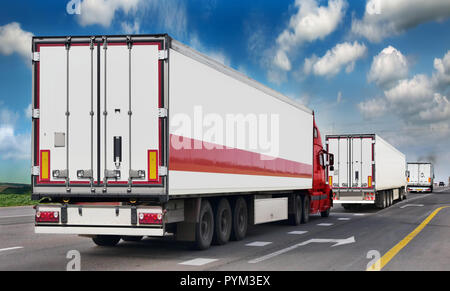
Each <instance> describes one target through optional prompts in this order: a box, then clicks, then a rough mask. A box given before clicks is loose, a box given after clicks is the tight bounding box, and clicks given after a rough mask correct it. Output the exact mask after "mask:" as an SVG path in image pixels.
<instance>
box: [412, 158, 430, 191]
mask: <svg viewBox="0 0 450 291" xmlns="http://www.w3.org/2000/svg"><path fill="white" fill-rule="evenodd" d="M433 183H434V169H433V164H431V163H422V162H414V163H413V162H409V163H408V191H409V192H433Z"/></svg>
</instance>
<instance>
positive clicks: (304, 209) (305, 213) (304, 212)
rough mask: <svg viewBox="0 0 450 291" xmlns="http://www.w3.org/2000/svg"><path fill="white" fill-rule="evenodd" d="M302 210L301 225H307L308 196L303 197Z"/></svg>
mask: <svg viewBox="0 0 450 291" xmlns="http://www.w3.org/2000/svg"><path fill="white" fill-rule="evenodd" d="M302 201H303V207H302V208H303V209H302V214H303V215H302V223H307V222H308V221H309V210H310V207H311V205H310V203H309V195H305V196H303V199H302Z"/></svg>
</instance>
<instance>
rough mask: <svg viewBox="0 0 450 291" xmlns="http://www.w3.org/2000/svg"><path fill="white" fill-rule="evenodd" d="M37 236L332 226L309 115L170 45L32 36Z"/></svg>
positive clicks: (197, 236) (220, 236) (226, 234)
mask: <svg viewBox="0 0 450 291" xmlns="http://www.w3.org/2000/svg"><path fill="white" fill-rule="evenodd" d="M33 74H34V75H33V154H32V163H33V165H32V185H33V190H32V197H33V199H42V198H47V200H46V201H47V202H48V201H50V202H52V204H40V205H38V206H37V208H36V227H35V231H36V232H37V233H61V234H78V235H84V236H91V237H92V238H93V240H94V242H95V243H96V244H98V245H115V244H117V243H118V242H119V240H120V239H124V240H138V239H140V238H142V236H165V235H168V234H174V235H175V236H176V238H177V239H179V240H188V241H194V242H195V243H196V246H197V247H198V248H200V249H204V248H207V247H209V245H210V244H211V242H215V243H218V244H224V243H226V242H227V241H228V240H229V239H230V237H231V238H234V239H237V240H238V239H242V238H243V237H245V234H246V231H247V224H248V223H251V224H260V223H266V222H271V221H279V220H285V219H288V218H289V219H290V220H291V221H292V223H293V224H299V223H302V222H307V221H308V218H309V214H310V213H321V214H322V216H328V214H329V210H330V208H331V206H332V199H331V194H332V193H331V189H330V187H329V185H328V184H327V179H326V176H325V170H326V168H327V167H328V165H329V164H330V162H329V161H332V160H333V159H332V158H331V157H330V156H329V155H328V154H327V152H326V151H325V150H324V148H323V146H322V141H321V137H320V132H319V130H318V128H317V127H316V125H315V121H314V114H313V111H312V110H310V109H308V108H306V107H304V106H303V105H301V104H298V103H296V102H294V101H293V100H291V99H289V98H287V97H285V96H283V95H282V94H280V93H278V92H276V91H274V90H272V89H270V88H268V87H266V86H264V85H262V84H260V83H257V82H256V81H254V80H252V79H249V78H248V77H246V76H244V75H243V74H241V73H239V72H237V71H235V70H233V69H231V68H228V67H226V66H224V65H222V64H220V63H218V62H216V61H214V60H212V59H210V58H208V57H206V56H204V55H202V54H200V53H198V52H196V51H195V50H193V49H191V48H189V47H187V46H185V45H183V44H181V43H179V42H177V41H176V40H174V39H172V38H170V37H169V36H168V35H133V36H93V37H34V38H33Z"/></svg>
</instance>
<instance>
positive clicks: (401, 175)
mask: <svg viewBox="0 0 450 291" xmlns="http://www.w3.org/2000/svg"><path fill="white" fill-rule="evenodd" d="M326 146H327V151H329V152H330V153H331V154H333V155H334V157H335V166H334V170H330V171H329V174H328V178H329V184H330V185H332V189H333V202H334V203H340V204H342V206H343V207H344V208H350V207H352V206H354V205H361V204H375V205H376V206H377V207H379V208H385V207H389V206H390V205H392V204H393V202H394V200H402V199H404V198H406V160H405V155H404V154H402V153H401V152H400V151H398V150H397V149H395V148H394V147H393V146H392V145H390V144H389V143H387V142H386V141H385V140H383V139H382V138H381V137H380V136H378V135H375V134H351V135H327V136H326Z"/></svg>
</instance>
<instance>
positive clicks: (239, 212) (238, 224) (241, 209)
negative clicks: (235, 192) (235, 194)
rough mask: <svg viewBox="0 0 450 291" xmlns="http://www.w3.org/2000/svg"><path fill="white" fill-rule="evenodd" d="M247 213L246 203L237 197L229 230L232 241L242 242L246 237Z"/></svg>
mask: <svg viewBox="0 0 450 291" xmlns="http://www.w3.org/2000/svg"><path fill="white" fill-rule="evenodd" d="M247 227H248V211H247V202H245V199H244V198H242V197H239V198H237V199H236V201H235V202H234V207H233V227H232V229H231V239H232V240H242V239H244V238H245V236H246V235H247Z"/></svg>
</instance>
